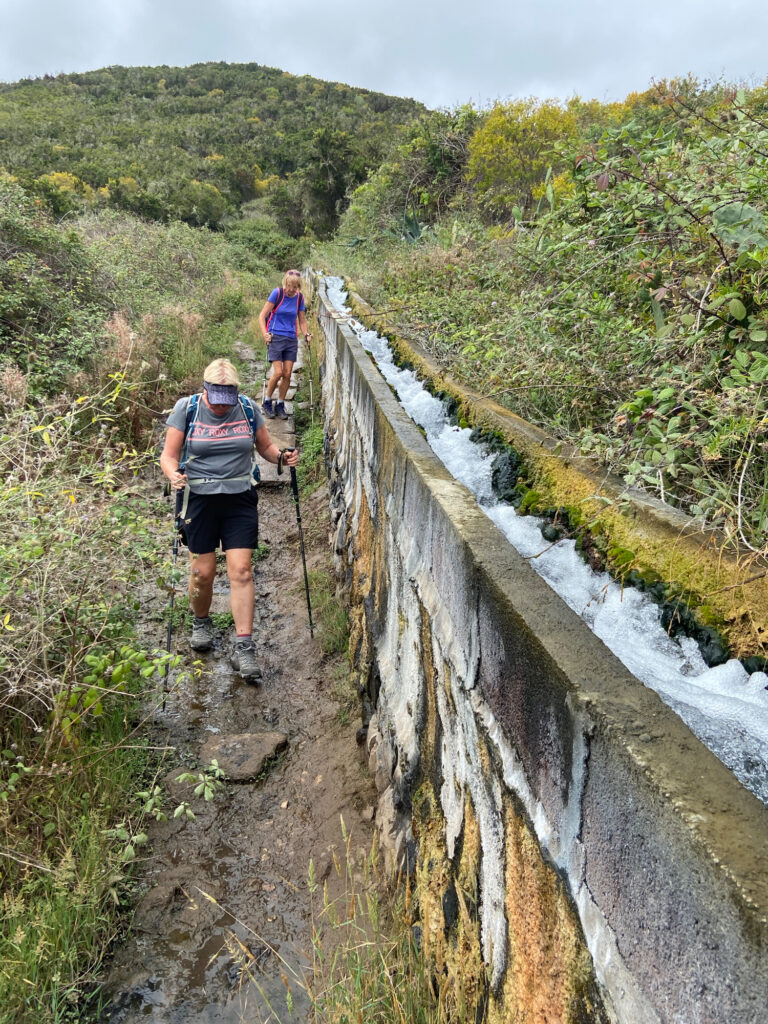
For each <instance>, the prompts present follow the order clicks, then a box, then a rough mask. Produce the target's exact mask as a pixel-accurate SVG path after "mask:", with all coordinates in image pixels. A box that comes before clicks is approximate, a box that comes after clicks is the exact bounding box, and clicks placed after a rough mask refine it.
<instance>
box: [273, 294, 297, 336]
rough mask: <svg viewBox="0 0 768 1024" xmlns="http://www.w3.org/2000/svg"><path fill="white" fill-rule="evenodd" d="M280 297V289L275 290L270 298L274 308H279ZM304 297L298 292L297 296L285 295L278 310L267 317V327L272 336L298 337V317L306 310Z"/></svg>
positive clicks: (274, 310)
mask: <svg viewBox="0 0 768 1024" xmlns="http://www.w3.org/2000/svg"><path fill="white" fill-rule="evenodd" d="M279 295H280V289H279V288H275V290H274V291H273V292H272V294H271V295H270V296H269V300H268V301H269V302H271V303H272V305H273V306H277V300H278V297H279ZM304 308H305V307H304V296H303V295H302V294H301V292H297V293H296V294H295V295H286V294H285V293H283V301H282V302H281V303H280V305H279V306H277V309H273V310H272V313H271V314H270V315H269V316H268V317H267V326H268V330H269V333H270V334H277V335H279V336H280V337H281V338H295V337H296V317H297V316H298V315H299V313H300V312H303V310H304Z"/></svg>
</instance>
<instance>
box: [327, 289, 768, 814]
mask: <svg viewBox="0 0 768 1024" xmlns="http://www.w3.org/2000/svg"><path fill="white" fill-rule="evenodd" d="M325 285H326V293H327V295H328V299H329V301H330V302H331V303H332V304H333V306H334V307H335V308H336V309H337V310H339V311H340V312H342V313H345V314H347V315H349V312H350V311H349V308H348V307H347V306H346V305H345V301H346V298H347V293H346V291H345V290H344V283H343V281H342V279H341V278H336V277H327V278H325ZM348 323H349V326H350V327H351V328H352V329H353V330H354V331H355V333H356V335H357V337H358V338H359V339H360V342H361V344H362V345H363V347H364V348H365V349H366V350H367V351H368V352H369V353H370V354H371V355H372V356H373V358H374V359H375V361H376V364H377V366H378V369H379V371H380V372H381V374H382V376H383V377H384V378H385V380H386V381H387V382H388V384H389V385H390V386H391V387H392V388H393V389H394V391H395V393H396V394H397V396H398V398H399V400H400V402H401V404H402V406H403V408H404V409H405V411H406V412H407V413H408V415H409V416H410V417H411V418H412V419H413V420H414V422H416V423H417V424H419V426H421V427H422V428H423V429H424V431H425V432H426V437H427V441H428V443H429V444H430V446H431V447H432V449H433V451H434V452H435V454H436V455H437V456H438V458H439V459H440V460H441V461H442V462H443V464H444V465H445V466H446V468H447V469H448V470H449V472H450V473H451V474H452V475H453V476H454V477H455V479H456V480H458V481H460V482H461V483H463V484H464V485H465V486H466V487H468V488H469V490H470V491H472V493H473V494H474V495H475V497H476V498H477V501H478V505H479V507H480V508H481V509H482V510H483V512H485V514H486V515H487V516H488V517H489V518H490V519H491V520H492V521H493V522H494V523H496V525H497V526H498V527H499V529H500V530H501V531H502V532H503V533H504V535H505V536H506V537H507V539H508V540H509V541H510V543H511V544H512V545H513V546H514V547H515V548H516V549H517V550H518V551H519V552H520V554H521V555H523V557H524V558H526V559H528V560H529V561H530V564H531V565H532V566H533V568H534V569H535V570H536V571H537V572H538V573H539V575H540V576H541V577H542V578H543V579H544V580H545V581H546V582H547V583H548V584H549V586H550V587H551V588H552V589H553V590H554V591H555V592H556V593H557V594H558V595H559V596H560V597H561V598H562V599H563V600H564V601H565V602H566V604H568V605H569V607H570V608H572V609H573V610H574V611H575V612H576V613H577V614H578V615H579V616H580V617H581V618H582V619H583V621H584V622H585V623H586V624H587V625H588V626H589V628H590V629H591V630H592V631H593V632H594V633H595V634H596V635H597V636H598V637H599V638H600V639H601V640H602V641H603V643H605V645H606V646H607V647H608V648H609V649H610V650H611V651H612V652H613V653H614V654H615V655H616V656H617V657H618V658H619V660H620V661H622V662H623V664H624V665H626V667H627V668H628V669H629V670H630V671H631V672H632V673H633V674H634V675H635V676H637V678H638V679H640V680H641V681H642V682H643V683H644V684H645V685H646V686H648V687H651V688H652V689H653V690H655V691H656V692H657V693H658V694H659V696H660V697H661V698H662V700H664V701H665V703H666V704H668V705H669V706H670V707H671V708H672V709H673V710H674V711H675V712H676V713H677V714H678V715H679V716H680V718H682V719H683V721H684V722H685V723H686V724H687V725H688V727H689V728H690V729H691V730H692V731H693V732H694V733H695V734H696V736H698V737H699V739H700V740H701V741H702V742H703V743H705V744H706V746H707V747H709V749H710V750H711V751H712V752H713V753H714V754H715V755H716V756H717V757H718V758H719V759H720V760H721V761H722V762H723V763H724V764H725V765H726V766H727V767H728V768H729V769H730V770H731V771H732V772H733V773H734V775H736V777H737V778H738V779H739V780H740V782H741V783H742V784H743V785H744V786H746V787H747V788H748V789H750V790H751V791H752V792H753V793H755V794H756V796H758V798H759V799H760V800H762V801H763V803H766V804H768V675H766V674H765V673H763V672H754V673H752V674H751V675H750V674H749V673H748V672H747V671H746V669H745V668H744V667H743V665H742V664H741V662H740V661H738V660H736V659H731V660H730V661H727V662H726V663H725V664H722V665H718V666H717V667H714V668H709V667H708V666H707V664H706V662H705V661H704V659H703V658H702V656H701V653H700V651H699V647H698V644H697V643H696V641H695V640H694V639H692V638H689V637H686V636H683V635H680V636H678V637H674V638H673V637H670V636H668V634H667V631H666V630H665V629H664V627H663V626H662V623H661V609H660V607H659V606H658V605H657V604H656V603H655V602H654V601H652V600H651V599H650V598H649V597H648V596H647V595H646V594H645V593H642V592H641V591H639V590H637V589H636V588H633V587H626V586H625V587H623V588H622V587H621V586H620V585H619V584H618V583H616V582H615V581H613V580H612V579H611V577H610V576H609V575H608V574H607V573H600V572H595V571H593V570H592V569H591V568H590V567H589V566H588V565H586V564H585V563H584V561H583V560H582V559H581V557H580V556H579V554H578V552H577V551H576V543H575V541H573V540H568V539H562V540H559V541H557V542H555V543H552V542H550V541H546V540H544V538H543V537H542V533H541V527H542V525H543V520H541V519H539V518H537V517H535V516H528V515H518V513H517V512H516V510H515V509H514V508H513V507H512V506H511V505H508V504H506V503H504V502H500V501H499V500H498V499H497V498H496V496H495V494H494V492H493V489H492V486H491V465H492V462H493V460H494V457H495V455H494V453H491V452H489V451H488V450H487V448H486V447H485V446H484V445H483V444H481V443H477V442H475V441H472V440H471V439H470V435H471V434H472V431H471V430H470V429H469V428H460V427H458V426H456V425H455V424H453V423H451V420H450V417H449V415H448V413H447V411H446V407H445V404H444V403H443V402H441V401H440V400H438V399H436V398H435V397H434V396H432V395H431V394H430V393H429V392H428V391H427V390H426V389H425V388H424V386H423V385H422V383H421V381H420V380H419V379H418V378H417V377H416V375H415V374H414V373H413V371H412V370H403V369H400V368H399V367H397V366H396V365H395V362H394V357H393V354H392V350H391V349H390V347H389V344H388V342H387V339H386V338H384V337H382V336H380V335H378V334H377V333H376V332H375V331H369V330H366V329H365V328H364V327H363V326H362V325H361V324H359V323H357V322H356V321H355V320H354V319H352V318H351V317H350V318H349V320H348Z"/></svg>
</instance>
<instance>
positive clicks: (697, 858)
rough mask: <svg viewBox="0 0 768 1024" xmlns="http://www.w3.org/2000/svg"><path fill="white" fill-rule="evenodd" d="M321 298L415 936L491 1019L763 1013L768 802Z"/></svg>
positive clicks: (356, 587) (348, 549)
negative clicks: (626, 662) (452, 467)
mask: <svg viewBox="0 0 768 1024" xmlns="http://www.w3.org/2000/svg"><path fill="white" fill-rule="evenodd" d="M318 304H319V307H320V319H321V323H322V325H323V327H324V331H325V364H324V379H323V402H324V407H325V415H326V423H327V438H328V454H329V461H330V481H331V494H332V498H331V501H332V509H333V517H334V522H335V540H334V543H335V551H336V557H337V568H338V570H339V572H340V573H341V574H342V575H343V576H344V578H345V580H346V583H347V586H348V590H349V594H350V598H351V603H352V638H351V645H352V652H353V658H354V664H355V668H356V671H357V673H358V675H359V680H360V686H361V691H362V692H363V694H364V699H365V703H366V707H367V715H368V716H369V717H370V721H369V729H368V738H367V743H368V752H369V758H370V764H371V767H372V770H373V771H374V773H375V777H376V784H377V787H378V791H379V804H378V809H377V822H378V824H379V829H380V833H381V837H382V840H383V842H384V845H385V848H386V849H387V850H388V851H389V854H390V857H391V858H392V860H393V861H394V862H395V863H398V864H400V865H404V864H408V865H409V866H410V867H411V868H412V870H413V872H414V875H415V878H416V883H417V885H418V891H419V898H420V907H421V915H422V923H423V933H422V942H423V944H424V946H425V948H426V949H427V951H428V952H429V951H431V952H433V953H435V954H436V957H437V959H438V960H439V962H440V963H442V964H444V965H445V967H444V969H445V971H447V972H450V971H454V972H455V973H456V975H457V976H458V975H460V976H461V978H462V982H463V983H464V984H466V985H467V986H468V987H469V988H470V989H471V988H472V987H474V988H475V989H476V991H477V992H478V993H481V994H483V996H484V998H485V999H486V1000H487V1002H486V1009H487V1019H488V1020H490V1021H499V1022H500V1021H507V1022H512V1021H514V1022H526V1024H529V1022H531V1024H532V1022H537V1024H538V1022H542V1024H543V1022H545V1021H546V1022H551V1024H561V1022H562V1024H571V1022H587V1021H589V1022H602V1021H606V1022H607V1021H617V1022H620V1024H660V1022H663V1024H667V1022H669V1024H672V1022H675V1024H714V1022H717V1024H763V1022H764V1021H765V1020H766V1019H767V1018H768V1011H767V1007H768V877H767V876H766V859H767V856H768V809H766V807H764V806H763V805H762V804H761V803H760V802H759V801H758V800H757V799H756V798H755V797H754V796H753V795H752V794H750V793H749V792H747V790H745V789H744V788H743V787H742V786H741V784H740V783H739V782H738V781H737V780H736V779H735V778H734V777H733V776H732V775H731V773H730V772H729V771H728V770H727V769H726V768H725V767H724V766H723V765H722V764H721V763H720V762H719V761H718V760H717V758H715V757H714V755H713V754H711V753H710V752H709V751H708V750H707V749H706V748H705V747H704V746H703V745H702V744H701V743H700V742H699V741H698V740H697V739H696V738H695V737H694V736H693V734H692V733H691V732H690V731H689V730H688V728H687V727H686V726H685V725H684V724H683V723H682V722H681V721H680V720H679V719H678V718H677V716H676V715H675V714H674V713H673V712H672V711H671V710H670V709H669V708H668V707H666V706H665V705H664V704H663V703H662V701H661V700H660V699H659V698H658V696H657V695H656V694H655V693H654V692H652V691H651V690H649V689H646V688H645V687H644V686H643V685H642V684H641V683H640V682H639V681H638V680H637V679H635V678H634V676H632V675H631V674H630V673H629V672H628V671H627V669H625V668H624V666H623V665H622V664H621V663H620V662H619V661H618V660H617V659H616V658H615V657H614V656H613V655H612V654H611V653H610V652H609V651H608V649H607V648H606V647H605V646H604V645H603V644H602V643H601V641H600V640H598V639H597V638H596V637H595V636H594V635H593V634H592V633H591V632H590V630H589V629H588V627H587V626H586V625H585V624H584V623H583V622H582V621H581V620H580V619H579V618H578V616H577V615H576V614H575V613H573V612H572V611H571V610H570V609H569V608H568V607H567V606H566V605H565V604H564V603H563V602H562V600H561V599H560V598H559V597H558V596H557V595H555V594H554V593H553V592H552V591H551V590H550V589H549V588H548V587H547V586H546V584H545V583H544V582H543V581H542V580H541V579H540V577H539V576H538V575H537V574H536V573H535V572H534V571H533V570H532V569H531V567H530V566H529V565H528V564H527V563H526V561H525V560H524V559H522V558H521V557H520V556H519V555H518V554H517V552H516V551H515V550H514V549H513V548H512V546H511V545H510V544H509V543H508V542H507V540H506V539H505V538H504V537H503V535H502V534H501V533H500V532H499V531H498V529H497V528H496V527H495V525H494V524H493V523H492V522H491V521H490V520H489V519H488V518H487V517H486V516H485V515H484V514H483V513H482V512H481V511H480V509H479V508H478V507H477V504H476V502H475V499H474V498H473V496H472V495H471V494H470V493H469V491H467V490H466V489H465V488H464V487H463V486H462V485H461V484H459V483H457V482H456V481H454V480H453V479H452V478H451V477H450V476H449V474H448V473H447V471H446V470H445V468H444V467H443V466H442V464H441V463H440V462H439V461H438V459H437V458H436V456H435V455H434V454H433V453H432V451H431V450H430V449H429V447H428V445H427V443H426V441H425V440H424V438H423V436H422V434H421V433H420V431H419V429H418V428H417V427H416V426H415V425H414V424H413V423H412V422H411V421H410V419H409V418H408V417H407V416H406V415H405V413H404V412H403V411H402V409H401V408H400V406H399V404H398V402H397V401H396V399H395V398H394V396H393V395H392V393H391V392H390V390H389V388H388V386H387V384H386V383H385V382H384V380H383V379H382V378H381V377H380V375H379V374H378V371H377V370H376V368H375V366H374V365H373V363H372V361H371V359H370V357H369V356H368V355H367V353H366V352H365V351H364V350H363V349H362V347H361V345H360V343H359V341H358V340H357V338H356V337H355V335H354V334H353V332H351V331H350V330H349V328H348V327H347V326H346V325H345V324H344V322H343V318H339V316H338V315H336V314H334V312H333V310H332V309H331V307H330V305H324V300H323V295H322V288H320V290H319V295H318Z"/></svg>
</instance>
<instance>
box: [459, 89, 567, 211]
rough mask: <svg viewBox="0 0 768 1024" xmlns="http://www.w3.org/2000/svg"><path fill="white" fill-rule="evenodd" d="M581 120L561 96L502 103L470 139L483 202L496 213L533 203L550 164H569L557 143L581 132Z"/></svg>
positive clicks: (472, 169)
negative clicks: (552, 98) (549, 98)
mask: <svg viewBox="0 0 768 1024" xmlns="http://www.w3.org/2000/svg"><path fill="white" fill-rule="evenodd" d="M577 125H578V121H577V116H576V113H575V112H574V111H573V110H570V109H567V108H563V107H562V106H561V105H560V104H559V103H558V102H557V101H556V100H543V101H540V100H536V99H533V98H529V99H525V100H514V101H512V102H511V103H497V104H496V105H495V106H494V108H493V110H491V112H490V114H488V116H487V118H486V119H485V122H484V123H483V124H482V125H481V126H480V127H479V128H478V129H477V131H476V132H475V134H474V136H473V137H472V139H471V141H470V143H469V164H468V169H467V178H468V179H469V181H470V182H471V184H472V186H473V188H474V192H475V195H476V197H477V201H478V204H479V206H480V208H481V209H482V210H483V211H484V212H486V213H487V214H489V215H490V216H491V217H492V218H493V219H506V218H507V217H509V216H510V214H511V213H512V210H513V209H514V208H515V207H520V208H521V209H522V210H526V209H527V208H529V207H530V205H531V202H532V197H533V189H534V187H535V186H536V185H537V184H539V183H540V182H542V181H543V180H544V178H545V176H546V173H547V170H548V168H550V167H551V168H552V171H553V172H554V173H556V172H557V171H558V170H561V169H562V168H563V166H564V163H565V161H564V160H563V158H562V157H561V156H560V154H559V153H558V149H557V146H558V143H562V142H565V141H566V140H568V139H572V138H574V137H575V135H576V131H577Z"/></svg>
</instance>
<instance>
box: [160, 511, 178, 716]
mask: <svg viewBox="0 0 768 1024" xmlns="http://www.w3.org/2000/svg"><path fill="white" fill-rule="evenodd" d="M178 555H179V530H178V526H177V523H176V519H175V517H174V520H173V569H172V570H171V597H170V600H169V602H168V633H167V635H166V638H165V649H166V651H167V653H168V660H167V661H166V663H165V667H164V669H163V711H165V699H166V697H167V696H168V665H169V663H170V660H171V638H172V636H173V605H174V601H175V598H176V563H177V560H178Z"/></svg>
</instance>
